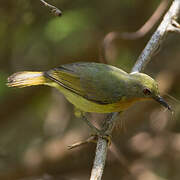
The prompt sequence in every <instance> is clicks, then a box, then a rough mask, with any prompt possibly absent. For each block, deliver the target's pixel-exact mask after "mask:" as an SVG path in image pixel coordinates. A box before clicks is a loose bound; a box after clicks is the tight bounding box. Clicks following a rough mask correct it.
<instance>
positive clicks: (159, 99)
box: [154, 96, 173, 112]
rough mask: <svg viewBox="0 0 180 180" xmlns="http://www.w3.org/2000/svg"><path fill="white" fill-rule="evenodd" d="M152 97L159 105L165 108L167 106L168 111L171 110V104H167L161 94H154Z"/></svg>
mask: <svg viewBox="0 0 180 180" xmlns="http://www.w3.org/2000/svg"><path fill="white" fill-rule="evenodd" d="M154 99H155V100H156V101H157V102H159V103H160V104H161V105H163V106H164V107H165V108H167V109H168V110H169V111H171V112H173V110H172V108H171V106H169V105H168V103H167V102H166V101H165V100H164V99H163V98H162V97H161V96H156V97H154Z"/></svg>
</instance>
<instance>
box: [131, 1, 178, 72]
mask: <svg viewBox="0 0 180 180" xmlns="http://www.w3.org/2000/svg"><path fill="white" fill-rule="evenodd" d="M179 12H180V0H174V1H173V3H172V5H171V7H170V8H169V10H168V12H167V13H166V14H165V16H164V18H163V20H162V22H161V24H160V25H159V27H158V28H157V30H156V31H155V32H154V34H153V35H152V37H151V39H150V40H149V42H148V43H147V45H146V47H145V48H144V50H143V51H142V53H141V55H140V56H139V58H138V60H137V62H136V64H135V65H134V67H133V69H132V72H140V71H141V70H143V69H144V68H145V66H146V65H147V63H148V62H149V61H150V60H151V58H152V56H153V54H154V52H155V51H156V50H157V49H158V47H159V46H160V45H161V43H162V42H163V39H164V37H165V36H166V34H167V32H168V27H169V26H171V25H172V22H173V20H176V19H177V17H178V15H179Z"/></svg>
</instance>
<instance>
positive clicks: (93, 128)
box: [82, 114, 101, 134]
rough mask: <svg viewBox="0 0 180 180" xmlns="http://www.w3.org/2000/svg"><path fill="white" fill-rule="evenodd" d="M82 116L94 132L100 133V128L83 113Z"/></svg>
mask: <svg viewBox="0 0 180 180" xmlns="http://www.w3.org/2000/svg"><path fill="white" fill-rule="evenodd" d="M82 118H83V120H84V121H85V122H86V123H87V125H88V126H89V127H90V128H91V129H92V130H93V131H94V133H95V134H101V130H100V129H98V128H97V127H96V126H94V125H93V124H92V123H91V121H90V120H89V119H88V118H87V117H86V116H85V115H84V114H83V115H82Z"/></svg>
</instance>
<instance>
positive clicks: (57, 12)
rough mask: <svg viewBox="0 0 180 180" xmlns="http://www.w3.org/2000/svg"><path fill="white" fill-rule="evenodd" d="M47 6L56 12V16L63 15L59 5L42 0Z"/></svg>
mask: <svg viewBox="0 0 180 180" xmlns="http://www.w3.org/2000/svg"><path fill="white" fill-rule="evenodd" d="M40 1H41V2H42V3H43V4H44V5H45V6H47V7H48V8H50V9H51V12H53V13H54V15H55V16H61V15H62V12H61V10H59V9H58V8H57V7H55V6H53V5H51V4H49V3H47V2H46V1H44V0H40Z"/></svg>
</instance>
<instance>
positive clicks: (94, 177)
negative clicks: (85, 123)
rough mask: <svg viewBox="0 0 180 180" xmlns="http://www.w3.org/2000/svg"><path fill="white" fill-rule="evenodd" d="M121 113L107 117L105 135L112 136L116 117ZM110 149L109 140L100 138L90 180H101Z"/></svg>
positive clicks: (104, 128)
mask: <svg viewBox="0 0 180 180" xmlns="http://www.w3.org/2000/svg"><path fill="white" fill-rule="evenodd" d="M118 114H119V113H118V112H115V113H111V114H109V116H108V117H107V119H106V121H105V124H104V127H103V130H104V133H105V134H108V135H110V134H111V133H112V130H113V128H114V125H115V122H116V117H117V115H118ZM107 149H108V142H107V139H104V138H102V137H99V138H98V142H97V146H96V155H95V159H94V164H93V168H92V171H91V178H90V180H101V177H102V174H103V170H104V166H105V161H106V154H107Z"/></svg>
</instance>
